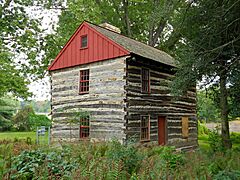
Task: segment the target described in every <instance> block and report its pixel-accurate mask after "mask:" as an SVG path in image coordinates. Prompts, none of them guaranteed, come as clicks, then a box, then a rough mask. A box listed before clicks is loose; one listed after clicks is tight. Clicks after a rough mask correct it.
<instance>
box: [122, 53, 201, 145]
mask: <svg viewBox="0 0 240 180" xmlns="http://www.w3.org/2000/svg"><path fill="white" fill-rule="evenodd" d="M142 68H148V69H149V72H150V91H151V92H150V94H143V93H142V92H141V69H142ZM171 69H172V68H171V67H169V66H166V65H163V64H160V63H157V62H156V61H150V60H146V59H143V58H140V57H135V58H129V59H128V60H127V77H126V81H127V82H126V86H125V90H126V93H127V95H126V111H127V114H126V116H125V119H126V122H127V127H126V135H127V139H128V140H130V141H137V142H140V116H141V115H150V141H151V142H153V143H154V144H155V143H158V117H159V116H164V117H165V118H166V143H167V145H173V146H176V147H192V146H197V121H196V90H195V88H193V89H192V90H189V91H188V92H187V95H186V96H183V97H180V98H179V99H175V98H173V96H172V95H171V94H170V87H169V84H170V82H171V79H172V77H173V76H174V72H173V71H172V70H171ZM183 117H187V118H188V126H189V127H188V137H183V132H182V118H183Z"/></svg>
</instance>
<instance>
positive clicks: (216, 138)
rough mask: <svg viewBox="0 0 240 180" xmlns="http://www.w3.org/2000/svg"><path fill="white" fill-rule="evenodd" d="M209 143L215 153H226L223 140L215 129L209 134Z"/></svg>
mask: <svg viewBox="0 0 240 180" xmlns="http://www.w3.org/2000/svg"><path fill="white" fill-rule="evenodd" d="M208 142H209V144H210V148H211V150H212V151H213V152H224V151H225V148H224V146H223V143H222V138H221V136H220V135H219V133H218V131H217V129H214V130H212V131H210V132H209V133H208Z"/></svg>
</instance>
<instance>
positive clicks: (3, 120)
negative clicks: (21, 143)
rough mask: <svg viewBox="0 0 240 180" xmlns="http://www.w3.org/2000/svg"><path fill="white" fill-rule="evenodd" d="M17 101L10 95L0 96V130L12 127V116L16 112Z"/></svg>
mask: <svg viewBox="0 0 240 180" xmlns="http://www.w3.org/2000/svg"><path fill="white" fill-rule="evenodd" d="M17 105H18V102H17V101H16V100H15V99H13V98H12V97H8V96H5V97H2V98H0V130H1V131H7V130H8V131H9V130H10V129H11V127H12V116H13V115H14V113H15V112H16V109H17Z"/></svg>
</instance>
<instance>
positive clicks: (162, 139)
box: [158, 116, 166, 145]
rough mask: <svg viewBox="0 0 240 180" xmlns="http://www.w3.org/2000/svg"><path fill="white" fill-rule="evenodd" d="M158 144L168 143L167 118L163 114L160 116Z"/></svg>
mask: <svg viewBox="0 0 240 180" xmlns="http://www.w3.org/2000/svg"><path fill="white" fill-rule="evenodd" d="M158 144H159V145H165V144H166V118H165V117H163V116H159V117H158Z"/></svg>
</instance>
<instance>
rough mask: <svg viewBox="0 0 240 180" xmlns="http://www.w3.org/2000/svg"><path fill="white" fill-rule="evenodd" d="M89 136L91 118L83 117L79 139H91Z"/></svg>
mask: <svg viewBox="0 0 240 180" xmlns="http://www.w3.org/2000/svg"><path fill="white" fill-rule="evenodd" d="M83 123H85V124H83ZM86 130H87V131H86ZM89 135H90V117H89V116H86V117H81V118H80V127H79V137H80V139H89Z"/></svg>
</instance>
